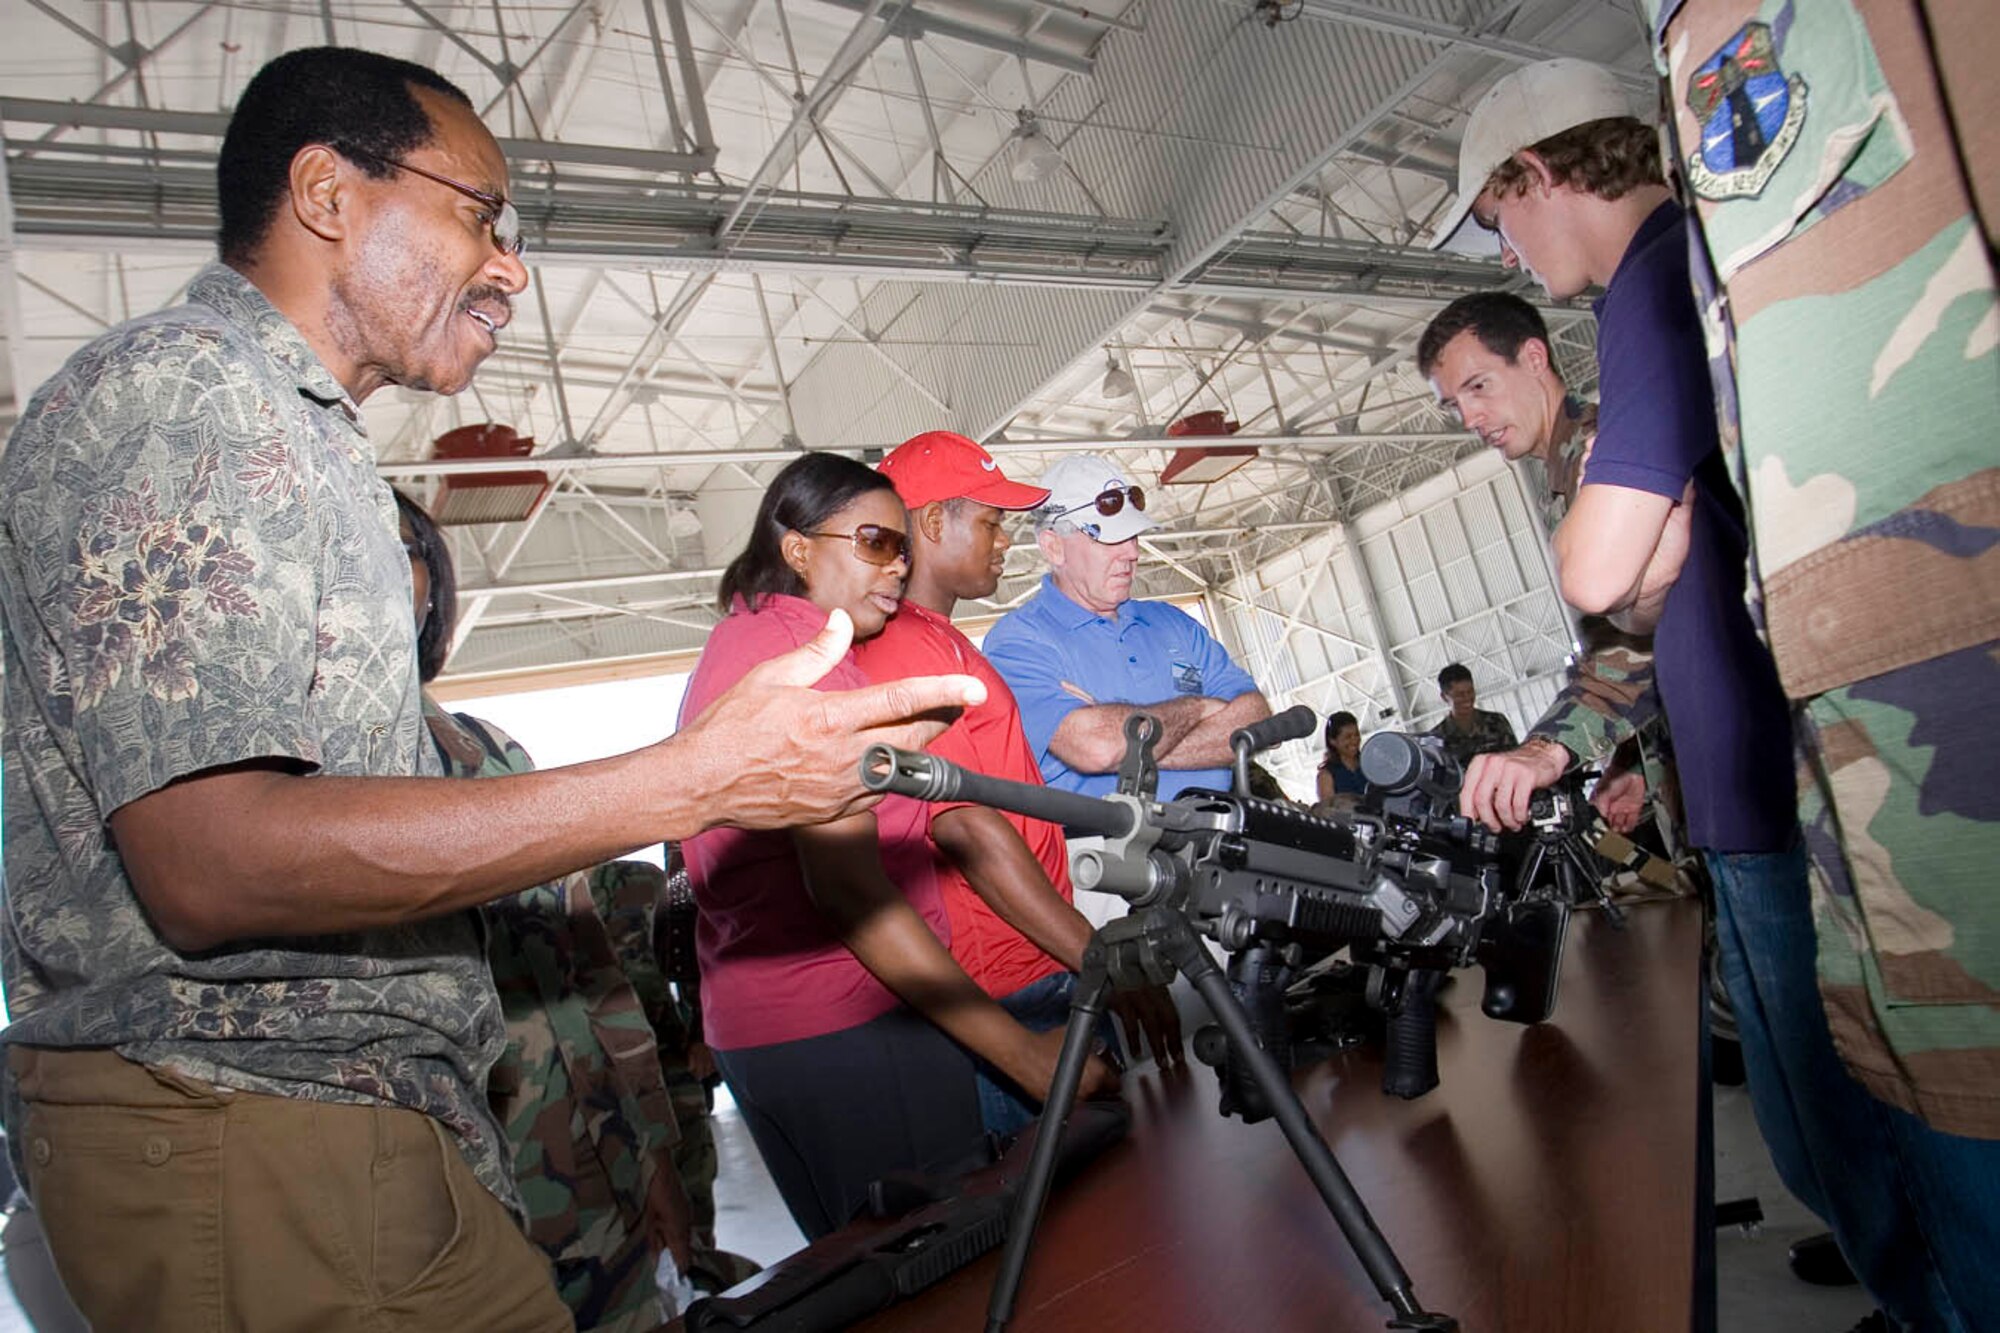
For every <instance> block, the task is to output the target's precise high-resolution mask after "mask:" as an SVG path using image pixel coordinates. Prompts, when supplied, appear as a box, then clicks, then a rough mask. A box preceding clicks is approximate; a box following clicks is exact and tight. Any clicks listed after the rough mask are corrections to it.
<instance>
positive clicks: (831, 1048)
mask: <svg viewBox="0 0 2000 1333" xmlns="http://www.w3.org/2000/svg"><path fill="white" fill-rule="evenodd" d="M715 1062H716V1064H717V1066H718V1067H720V1068H721V1070H722V1077H723V1078H724V1079H725V1080H726V1081H727V1082H728V1084H729V1091H730V1094H731V1095H732V1096H733V1097H735V1098H736V1104H737V1106H738V1107H740V1108H741V1109H742V1111H743V1119H744V1122H745V1123H746V1124H748V1125H749V1126H750V1135H751V1137H752V1138H753V1139H755V1140H756V1142H757V1151H758V1153H759V1154H760V1155H761V1156H762V1157H763V1159H764V1165H765V1167H766V1168H767V1169H768V1170H769V1171H770V1173H771V1179H772V1180H773V1181H774V1182H776V1184H777V1186H778V1193H779V1194H780V1195H782V1196H783V1197H784V1200H785V1207H786V1208H788V1209H789V1210H790V1211H791V1214H792V1219H793V1220H794V1221H795V1222H797V1223H798V1224H799V1230H801V1231H803V1232H805V1234H806V1239H808V1240H818V1239H819V1238H820V1237H821V1236H824V1235H826V1234H827V1233H828V1232H831V1231H837V1230H839V1229H840V1228H841V1227H842V1226H844V1225H845V1224H846V1223H847V1222H848V1220H849V1219H850V1218H852V1217H853V1216H854V1213H855V1210H856V1209H857V1208H859V1207H860V1206H861V1204H862V1203H863V1202H864V1201H865V1200H866V1197H867V1189H868V1184H869V1182H870V1181H873V1180H876V1179H879V1178H880V1177H882V1176H885V1175H887V1174H889V1173H890V1172H893V1171H938V1170H942V1169H944V1168H946V1167H950V1166H953V1165H956V1164H958V1163H961V1162H963V1161H964V1160H965V1159H967V1158H968V1157H971V1156H972V1155H974V1154H975V1153H977V1151H978V1150H979V1146H980V1140H981V1136H982V1133H983V1131H982V1129H981V1126H980V1120H979V1093H978V1088H977V1085H976V1083H975V1082H974V1079H973V1071H972V1061H971V1059H970V1058H969V1057H968V1056H967V1055H966V1053H965V1052H964V1051H963V1050H961V1049H960V1048H959V1047H958V1046H957V1044H956V1043H954V1042H953V1041H952V1040H951V1038H949V1037H947V1036H945V1034H944V1033H943V1032H941V1031H939V1030H938V1029H937V1028H936V1027H934V1026H932V1025H931V1024H930V1023H929V1022H927V1021H926V1020H924V1019H923V1018H920V1017H919V1016H917V1015H916V1014H915V1013H913V1012H912V1011H911V1010H909V1009H907V1008H897V1009H892V1010H890V1011H889V1012H888V1013H886V1014H884V1015H882V1016H881V1017H880V1018H876V1019H871V1020H870V1021H868V1022H866V1023H863V1024H862V1025H861V1026H860V1027H854V1028H848V1029H847V1030H846V1031H843V1032H832V1033H828V1034H827V1035H825V1036H823V1037H807V1038H804V1039H802V1040H799V1041H786V1042H778V1043H775V1044H773V1045H770V1046H749V1047H744V1048H742V1049H739V1050H734V1051H717V1052H716V1053H715Z"/></svg>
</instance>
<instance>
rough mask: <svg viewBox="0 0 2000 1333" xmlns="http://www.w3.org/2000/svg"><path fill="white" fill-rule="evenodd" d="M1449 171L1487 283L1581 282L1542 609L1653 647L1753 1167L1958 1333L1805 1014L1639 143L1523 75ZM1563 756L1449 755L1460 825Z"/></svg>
mask: <svg viewBox="0 0 2000 1333" xmlns="http://www.w3.org/2000/svg"><path fill="white" fill-rule="evenodd" d="M1459 178H1460V218H1462V217H1463V215H1464V213H1465V212H1466V211H1469V212H1470V214H1471V216H1472V218H1473V219H1474V220H1475V221H1476V222H1477V223H1478V224H1479V225H1480V226H1482V227H1484V228H1485V229H1487V230H1488V231H1493V232H1497V233H1498V235H1499V240H1500V253H1501V258H1502V260H1503V262H1505V263H1506V264H1507V265H1508V266H1509V267H1520V268H1523V269H1525V270H1527V271H1529V272H1531V273H1533V274H1534V276H1535V277H1536V278H1537V279H1538V280H1539V281H1540V282H1541V283H1542V285H1543V286H1544V287H1545V288H1546V289H1547V290H1548V292H1549V294H1550V295H1551V296H1553V297H1556V298H1558V299H1567V298H1570V297H1574V296H1578V295H1581V294H1582V293H1583V292H1585V291H1586V290H1588V289H1589V288H1591V287H1593V286H1601V287H1602V288H1603V289H1604V290H1603V294H1602V295H1601V296H1599V297H1598V298H1597V300H1596V301H1595V302H1594V303H1593V309H1594V311H1595V312H1596V315H1597V320H1598V334H1597V359H1598V391H1599V394H1600V397H1601V404H1600V406H1599V409H1598V418H1597V434H1596V437H1595V438H1594V440H1593V441H1592V442H1591V443H1590V444H1589V445H1588V446H1587V447H1586V451H1585V457H1584V464H1583V476H1582V485H1581V486H1580V488H1579V490H1578V492H1577V497H1576V500H1575V502H1574V503H1573V504H1572V505H1571V507H1570V509H1569V512H1568V514H1567V515H1566V516H1565V517H1564V518H1563V521H1562V524H1561V526H1560V527H1558V528H1557V530H1556V532H1555V534H1554V538H1553V544H1554V548H1555V555H1556V563H1557V566H1558V569H1559V571H1560V579H1561V584H1562V594H1563V597H1564V599H1565V600H1566V601H1568V602H1569V603H1570V604H1571V605H1573V606H1575V607H1576V608H1577V609H1578V610H1579V611H1584V612H1588V613H1593V614H1604V615H1609V616H1610V617H1611V618H1612V619H1613V621H1614V622H1615V623H1617V624H1618V625H1619V627H1620V628H1621V629H1625V630H1628V631H1629V632H1633V633H1649V632H1650V633H1654V634H1655V638H1654V663H1655V682H1656V688H1657V690H1658V692H1659V697H1660V700H1661V702H1662V704H1663V705H1664V707H1665V711H1666V714H1667V719H1668V724H1669V726H1670V727H1671V728H1672V730H1673V735H1674V748H1675V753H1676V757H1677V760H1678V763H1679V770H1680V778H1681V786H1682V792H1683V796H1684V800H1685V804H1686V811H1687V826H1688V835H1689V840H1690V841H1691V842H1692V843H1693V844H1694V845H1695V846H1696V847H1698V848H1700V849H1701V852H1702V856H1703V859H1704V860H1705V862H1706V863H1707V866H1708V869H1709V873H1710V876H1711V877H1712V878H1713V880H1714V881H1715V902H1716V933H1717V942H1718V948H1719V952H1720V958H1721V971H1722V975H1723V980H1724V983H1725V984H1726V985H1727V987H1728V989H1729V995H1730V1000H1731V1003H1732V1004H1733V1005H1734V1007H1735V1011H1736V1017H1737V1025H1738V1028H1739V1031H1740V1033H1741V1037H1742V1044H1743V1056H1744V1063H1745V1068H1746V1071H1747V1074H1748V1082H1749V1089H1750V1094H1751V1101H1752V1104H1753V1107H1754V1109H1755V1111H1756V1115H1757V1123H1758V1126H1759V1128H1760V1129H1761V1130H1762V1131H1763V1134H1764V1138H1765V1142H1766V1143H1767V1145H1768V1146H1769V1147H1770V1149H1771V1155H1772V1159H1773V1162H1774V1164H1775V1165H1776V1167H1777V1169H1778V1172H1779V1175H1780V1176H1781V1178H1782V1179H1783V1180H1784V1182H1785V1184H1786V1186H1787V1187H1788V1188H1789V1189H1791V1191H1792V1192H1793V1193H1794V1194H1796V1195H1797V1196H1798V1197H1799V1199H1800V1201H1801V1202H1803V1203H1805V1204H1806V1205H1807V1206H1808V1207H1809V1208H1811V1209H1812V1210H1813V1211H1814V1212H1816V1213H1818V1214H1819V1215H1820V1216H1821V1217H1822V1218H1824V1219H1825V1220H1826V1221H1827V1222H1828V1223H1829V1224H1830V1225H1831V1226H1832V1228H1833V1234H1834V1237H1835V1238H1836V1239H1837V1241H1838V1243H1839V1247H1840V1250H1841V1252H1842V1253H1843V1254H1844V1255H1845V1256H1846V1258H1847V1259H1848V1261H1849V1263H1850V1264H1851V1265H1852V1267H1853V1270H1854V1272H1855V1273H1856V1274H1858V1275H1859V1276H1860V1278H1861V1279H1862V1281H1863V1282H1864V1283H1866V1285H1867V1287H1868V1290H1869V1292H1870V1294H1871V1295H1873V1296H1874V1297H1875V1298H1876V1300H1877V1301H1879V1302H1880V1303H1881V1304H1882V1306H1883V1307H1884V1310H1885V1311H1886V1312H1887V1314H1888V1316H1889V1317H1890V1318H1891V1319H1893V1321H1894V1323H1895V1326H1897V1327H1910V1328H1921V1329H1933V1328H1935V1329H1967V1328H1971V1327H1975V1326H1978V1323H1977V1318H1976V1317H1975V1316H1973V1315H1972V1312H1969V1311H1964V1310H1961V1309H1960V1308H1958V1306H1957V1304H1956V1302H1955V1301H1954V1300H1953V1298H1952V1297H1951V1295H1950V1294H1949V1292H1948V1291H1947V1290H1946V1288H1945V1285H1944V1283H1943V1281H1942V1278H1941V1274H1940V1271H1939V1268H1938V1264H1937V1261H1936V1259H1935V1257H1934V1255H1933V1254H1932V1252H1931V1248H1930V1247H1929V1246H1927V1245H1926V1243H1925V1239H1924V1236H1923V1233H1922V1229H1921V1227H1920V1225H1919V1223H1918V1221H1917V1216H1918V1215H1917V1213H1916V1212H1915V1211H1913V1210H1912V1208H1911V1206H1910V1199H1911V1197H1912V1196H1913V1195H1915V1194H1917V1193H1919V1192H1921V1191H1924V1190H1927V1189H1931V1190H1935V1189H1937V1188H1938V1186H1937V1184H1936V1183H1935V1182H1934V1181H1929V1180H1926V1179H1924V1178H1922V1177H1921V1176H1920V1175H1919V1174H1918V1173H1916V1172H1914V1171H1912V1170H1910V1169H1909V1168H1907V1167H1906V1166H1905V1165H1904V1164H1903V1161H1902V1159H1901V1157H1900V1155H1899V1154H1898V1152H1897V1151H1895V1149H1894V1148H1893V1146H1892V1144H1891V1141H1890V1137H1889V1134H1888V1131H1887V1126H1886V1120H1885V1116H1886V1115H1888V1114H1889V1113H1890V1110H1891V1108H1888V1107H1887V1106H1885V1105H1884V1104H1883V1103H1880V1102H1878V1101H1876V1100H1875V1099H1874V1098H1873V1097H1871V1096H1870V1095H1869V1094H1868V1093H1867V1092H1866V1091H1865V1090H1864V1089H1863V1088H1862V1087H1861V1085H1860V1084H1858V1083H1856V1082H1855V1081H1854V1080H1853V1079H1852V1078H1850V1077H1848V1075H1847V1073H1846V1070H1845V1069H1844V1068H1843V1067H1842V1066H1841V1064H1840V1061H1839V1059H1838V1057H1837V1055H1836V1053H1835V1051H1834V1047H1833V1042H1832V1037H1831V1034H1830V1032H1829V1030H1828V1027H1827V1021H1826V1016H1825V1013H1824V1011H1823V1009H1822V1008H1821V1005H1820V1000H1819V994H1818V989H1817V985H1816V978H1815V970H1814V948H1815V940H1814V932H1813V924H1812V915H1811V895H1810V890H1809V888H1808V885H1807V879H1806V862H1805V856H1804V851H1803V847H1802V844H1801V842H1800V838H1799V831H1798V824H1797V812H1796V804H1795V802H1796V799H1797V792H1796V786H1795V782H1794V777H1793V767H1792V753H1791V739H1792V738H1791V717H1790V710H1789V707H1788V706H1787V704H1786V701H1785V697H1784V693H1783V690H1782V689H1781V687H1780V685H1779V682H1778V677H1777V672H1776V669H1775V668H1774V667H1773V665H1772V663H1771V659H1770V655H1769V653H1768V652H1766V650H1765V648H1764V646H1763V644H1762V642H1761V641H1760V640H1759V639H1758V637H1757V633H1756V629H1755V627H1754V626H1753V624H1752V622H1751V619H1750V615H1749V612H1748V610H1747V609H1746V607H1745V605H1744V601H1743V589H1744V573H1745V563H1746V558H1747V555H1746V553H1747V533H1746V529H1745V525H1744V518H1743V507H1742V503H1741V501H1740V499H1739V497H1738V495H1737V493H1736V491H1735V489H1734V487H1733V485H1732V483H1731V481H1730V478H1729V473H1728V469H1727V465H1726V462H1725V459H1724V456H1723V453H1722V449H1721V444H1720V440H1719V437H1718V433H1717V429H1716V418H1715V409H1714V403H1713V399H1712V397H1711V389H1710V384H1709V378H1708V367H1707V352H1706V347H1705V342H1704V339H1703V334H1702V327H1701V322H1700V319H1699V316H1698V313H1697V311H1696V308H1695V304H1694V301H1693V298H1692V295H1691V293H1690V288H1689V284H1688V238H1687V232H1686V224H1685V218H1684V215H1683V213H1682V211H1681V209H1680V207H1679V205H1678V204H1676V203H1675V202H1673V200H1672V198H1671V196H1670V194H1669V192H1668V189H1667V187H1666V184H1665V182H1664V179H1663V177H1662V173H1661V167H1660V162H1659V148H1658V142H1657V137H1656V134H1655V132H1654V131H1653V130H1652V129H1651V128H1650V127H1648V126H1647V125H1645V124H1644V123H1643V122H1641V121H1639V120H1637V119H1635V118H1633V117H1632V116H1631V115H1630V113H1629V111H1628V110H1627V109H1626V103H1625V97H1624V93H1623V90H1622V88H1621V87H1620V86H1619V85H1618V84H1617V82H1616V81H1615V80H1614V79H1613V78H1612V76H1611V75H1610V74H1609V72H1608V71H1605V70H1602V69H1600V68H1598V67H1596V66H1593V65H1588V64H1585V63H1584V62H1581V61H1575V60H1553V61H1546V62H1543V63H1541V64H1537V65H1530V66H1526V67H1524V68H1523V69H1521V70H1518V71H1516V72H1514V73H1513V74H1511V75H1509V76H1507V77H1506V78H1504V79H1502V80H1501V81H1500V82H1499V83H1498V84H1496V85H1495V86H1494V88H1493V90H1492V91H1491V92H1489V93H1488V94H1487V96H1486V98H1485V99H1483V100H1482V101H1481V103H1480V104H1479V106H1478V108H1476V109H1475V111H1474V112H1473V116H1472V120H1471V121H1470V122H1469V123H1468V125H1467V128H1466V133H1465V139H1464V148H1463V150H1462V153H1461V160H1460V170H1459ZM1458 220H1460V219H1457V218H1455V219H1452V220H1451V221H1450V222H1449V223H1448V224H1447V228H1446V230H1449V229H1450V228H1451V227H1454V226H1455V225H1456V223H1457V221H1458ZM1574 758H1575V756H1573V755H1571V754H1570V752H1569V751H1568V750H1567V749H1566V748H1565V747H1564V746H1563V745H1562V744H1561V743H1560V742H1558V741H1557V740H1555V738H1554V737H1553V736H1552V735H1550V734H1548V732H1547V731H1545V730H1544V729H1543V728H1542V727H1541V726H1537V727H1535V728H1531V729H1530V738H1529V740H1528V743H1527V744H1526V745H1523V746H1521V747H1519V748H1518V749H1515V750H1512V751H1507V752H1502V753H1497V754H1487V755H1480V756H1477V757H1476V758H1475V759H1474V760H1473V762H1472V765H1471V766H1470V767H1469V768H1468V770H1467V773H1466V779H1465V785H1464V788H1463V790H1462V792H1461V809H1462V811H1463V812H1464V813H1466V814H1468V815H1472V816H1475V817H1477V818H1480V819H1482V820H1484V821H1485V822H1487V823H1488V824H1490V825H1492V826H1494V827H1500V826H1506V827H1510V828H1519V827H1520V826H1521V824H1522V823H1523V822H1524V820H1525V818H1526V814H1527V801H1528V797H1529V795H1530V794H1531V793H1532V792H1533V791H1534V790H1535V789H1536V788H1538V787H1542V786H1546V785H1548V784H1549V783H1550V782H1553V781H1554V780H1555V779H1556V778H1557V777H1559V776H1560V775H1561V774H1562V773H1563V772H1564V771H1565V769H1567V768H1568V767H1569V766H1570V764H1571V763H1572V762H1574ZM1873 1318H1876V1317H1871V1319H1873ZM1864 1326H1871V1325H1869V1324H1868V1323H1867V1321H1864ZM1872 1326H1877V1327H1879V1326H1880V1325H1879V1324H1875V1325H1872Z"/></svg>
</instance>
